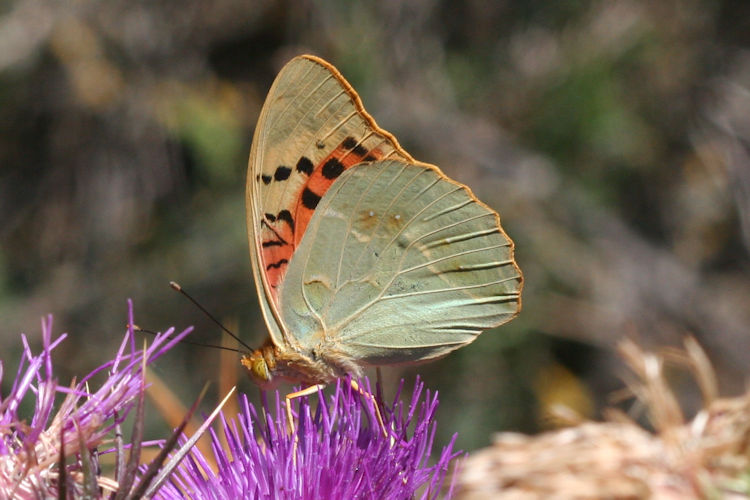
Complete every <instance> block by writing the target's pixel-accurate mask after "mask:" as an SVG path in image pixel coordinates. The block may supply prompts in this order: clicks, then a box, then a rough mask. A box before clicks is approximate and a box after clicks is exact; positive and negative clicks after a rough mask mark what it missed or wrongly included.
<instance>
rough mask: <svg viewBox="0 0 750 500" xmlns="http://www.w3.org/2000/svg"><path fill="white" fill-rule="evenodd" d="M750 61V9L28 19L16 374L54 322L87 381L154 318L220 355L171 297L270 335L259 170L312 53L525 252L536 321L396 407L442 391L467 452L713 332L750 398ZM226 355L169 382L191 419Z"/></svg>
mask: <svg viewBox="0 0 750 500" xmlns="http://www.w3.org/2000/svg"><path fill="white" fill-rule="evenodd" d="M749 44H750V4H748V3H747V2H742V1H739V0H736V1H709V0H680V1H669V0H667V1H664V2H639V1H635V0H622V1H605V2H593V1H592V2H589V1H566V2H558V1H531V2H513V1H510V0H506V1H497V2H480V1H468V2H452V1H448V0H417V1H409V2H406V1H393V0H390V1H389V0H386V1H379V2H358V3H355V2H348V1H344V0H340V1H335V0H330V1H318V2H313V1H299V2H293V1H287V2H272V1H262V0H255V1H247V0H220V1H214V2H184V1H177V0H166V1H156V2H155V1H130V0H129V1H108V2H96V1H90V0H79V1H75V2H60V1H57V0H16V1H10V2H8V1H6V2H2V3H1V4H0V241H1V245H0V319H1V322H0V324H1V325H2V326H1V327H0V359H3V360H4V361H5V363H6V366H5V370H6V374H7V373H15V364H14V363H16V362H17V361H16V360H17V359H18V356H19V352H20V340H19V333H21V332H25V333H27V334H29V335H30V338H31V342H32V343H33V345H34V346H36V347H37V348H38V346H39V345H40V339H39V331H40V327H39V318H40V316H42V315H44V314H47V313H53V314H54V316H55V322H56V323H55V325H56V328H55V331H56V332H58V333H61V332H63V331H67V332H69V333H70V335H71V336H70V338H69V339H68V340H67V341H66V342H65V343H64V344H63V345H62V346H60V347H59V348H58V349H57V351H56V357H55V359H56V363H57V365H56V366H57V369H58V375H59V376H60V381H61V382H67V380H69V378H70V377H72V376H73V375H79V376H80V375H82V374H84V373H86V372H88V371H89V370H91V369H93V368H94V367H96V366H98V365H100V364H101V363H102V362H104V361H106V360H108V359H110V357H111V356H112V354H113V353H114V350H115V349H116V346H117V345H118V344H119V342H120V340H121V338H122V334H123V333H124V325H125V323H126V321H127V317H126V311H127V309H126V299H127V298H129V297H130V298H132V299H133V301H134V303H135V312H136V322H137V323H138V324H139V325H140V326H142V327H144V328H151V329H155V330H163V329H165V328H167V327H169V326H172V325H174V326H176V327H178V328H180V329H181V328H184V327H186V326H188V325H195V326H196V331H195V333H194V335H193V340H196V341H202V342H208V343H220V342H221V341H222V334H221V332H220V331H219V330H218V328H216V327H215V326H214V325H212V324H211V323H210V322H208V321H207V320H206V319H205V318H204V317H203V316H202V315H201V313H200V312H199V311H198V310H197V309H195V308H194V307H193V306H192V305H191V304H189V303H188V302H187V301H186V300H185V299H184V298H182V297H180V296H179V295H178V294H176V293H175V292H173V291H171V290H170V289H169V287H168V282H169V280H176V281H179V282H180V283H181V284H182V285H183V287H184V288H185V289H187V290H188V291H190V292H191V293H192V294H193V295H194V296H195V297H196V298H197V299H198V300H200V301H201V302H202V303H203V304H204V305H205V307H206V308H207V309H208V310H209V311H211V312H213V313H214V314H215V315H217V316H218V317H220V318H222V320H223V321H226V322H227V323H228V324H231V325H232V328H234V329H236V330H237V331H239V334H240V336H241V337H242V338H243V339H245V340H246V341H247V342H248V343H249V344H251V345H254V346H257V345H258V344H259V343H260V342H261V341H262V340H263V339H264V338H265V336H266V327H265V325H264V324H263V320H262V318H261V317H260V315H259V312H258V307H257V298H256V296H255V286H254V284H253V281H252V273H251V270H250V263H249V257H248V249H247V241H246V230H245V209H244V182H245V170H246V168H247V156H248V152H249V148H250V142H251V137H252V132H253V129H254V126H255V122H256V119H257V116H258V112H259V110H260V107H261V105H262V103H263V100H264V98H265V94H266V92H267V91H268V88H269V86H270V84H271V82H272V80H273V78H274V76H275V74H276V72H277V71H278V70H279V69H280V68H281V66H282V65H283V64H284V63H285V62H286V61H287V60H288V59H290V58H291V57H293V56H294V55H297V54H300V53H313V54H317V55H319V56H322V57H324V58H325V59H327V60H329V61H331V62H332V63H333V64H334V65H336V66H337V67H338V68H339V69H340V70H341V72H342V73H343V74H344V75H345V76H346V77H347V79H349V80H350V82H351V83H352V84H353V86H354V87H355V88H356V89H357V90H358V91H359V93H360V95H361V97H362V99H363V101H364V103H365V106H366V107H367V109H368V111H369V112H370V113H371V114H372V115H373V116H374V117H375V119H376V120H377V121H378V123H379V124H380V125H381V126H382V127H384V128H385V129H387V130H389V131H391V132H393V133H394V134H395V135H396V136H397V137H398V138H399V140H400V141H401V143H402V145H403V146H404V147H405V149H406V150H407V151H409V152H410V153H411V154H412V155H413V156H414V157H416V158H418V159H420V160H423V161H427V162H430V163H434V164H437V165H439V166H440V167H441V168H442V169H443V170H444V171H445V172H446V173H447V174H448V175H449V176H451V177H453V178H455V179H457V180H459V181H461V182H463V183H465V184H467V185H469V186H470V187H471V188H472V189H473V190H474V192H475V193H476V194H477V196H478V197H479V198H480V199H482V200H483V201H485V202H487V203H488V204H489V205H490V206H492V207H493V208H495V209H496V210H497V211H498V212H500V214H501V218H502V222H503V226H504V228H505V229H506V231H507V232H508V234H509V235H510V236H511V237H512V238H513V239H514V240H515V242H516V257H517V260H518V263H519V265H520V267H521V269H522V270H523V272H524V274H525V278H526V281H525V289H524V296H523V311H522V313H521V315H520V316H519V317H518V318H517V319H516V320H514V321H513V322H511V323H509V324H507V325H505V326H503V327H501V328H499V329H497V330H494V331H489V332H486V333H485V334H483V335H482V336H480V337H479V338H478V340H477V341H476V342H474V343H473V344H472V345H470V346H467V347H466V348H464V349H461V350H459V351H457V352H455V353H453V354H451V355H450V356H448V357H447V358H445V359H443V360H440V361H437V362H434V363H431V364H426V365H422V366H419V367H413V368H403V369H401V368H399V369H388V370H385V375H386V395H387V396H392V395H393V393H394V392H395V388H396V386H397V383H398V380H399V379H400V378H402V377H405V378H406V380H407V384H410V383H411V382H412V381H413V380H414V377H415V376H416V374H419V375H420V376H421V377H423V378H424V379H425V380H426V382H427V385H428V387H430V388H432V389H436V390H439V391H440V399H441V407H440V410H439V413H438V419H439V436H438V440H439V442H440V443H441V444H443V443H445V442H447V440H448V439H449V438H450V436H451V435H452V434H453V433H454V432H458V433H459V438H458V443H457V444H458V446H459V447H460V448H463V449H464V450H472V449H475V448H477V447H481V446H483V445H485V444H487V443H489V440H490V438H491V434H492V432H494V431H499V430H520V431H526V432H536V431H539V430H542V429H545V428H548V427H549V426H550V425H552V421H551V419H550V418H549V415H548V411H549V408H550V406H551V405H553V404H554V403H558V402H560V403H565V404H567V405H569V406H571V407H572V408H574V409H575V410H576V411H578V412H580V413H582V414H584V415H588V416H592V417H597V416H600V413H599V412H600V410H601V408H602V407H604V406H606V405H608V404H609V403H610V401H609V399H608V398H609V395H610V394H611V393H612V392H613V391H614V390H616V389H618V388H620V387H622V383H621V381H620V379H619V377H620V376H621V375H622V364H621V362H620V361H619V359H618V357H617V354H616V352H615V347H616V345H617V342H618V340H620V339H622V338H623V337H625V336H629V337H632V338H635V339H637V341H638V342H639V343H640V344H641V345H644V346H646V347H650V348H657V347H661V346H666V345H677V344H680V343H681V340H682V338H683V337H684V336H685V335H694V336H695V337H696V338H697V339H698V340H699V342H700V343H701V345H702V346H703V347H704V348H705V349H707V351H708V354H709V356H710V358H711V359H712V361H713V362H714V364H715V366H716V368H717V371H718V373H719V379H720V384H721V388H722V390H723V393H724V394H726V395H731V394H735V393H737V392H738V391H740V390H741V389H742V388H743V387H744V384H745V382H746V380H747V375H748V372H749V366H748V363H749V361H750V327H748V325H750V265H749V264H750V260H749V259H748V256H749V252H748V251H749V250H750V50H748V49H749ZM219 356H220V353H219V351H217V350H213V349H207V348H194V347H192V346H178V347H177V348H175V349H174V350H173V351H171V352H170V353H169V354H168V355H167V356H166V357H164V358H163V359H161V360H160V361H159V362H158V363H157V364H156V365H155V366H154V372H155V373H157V374H158V375H159V376H160V377H162V378H163V379H164V380H165V381H166V382H167V383H168V384H169V385H170V387H171V388H172V390H173V391H174V392H175V393H176V394H177V395H178V396H179V397H180V398H181V399H182V400H183V401H186V402H188V401H192V400H193V399H194V398H195V397H196V396H197V394H198V392H199V391H200V388H201V387H202V386H203V384H204V383H206V382H207V381H208V382H212V383H213V384H214V387H216V382H217V378H218V371H217V366H218V365H219V364H220V362H219ZM228 359H229V360H230V361H229V362H228V363H229V365H230V366H229V369H230V370H235V369H236V371H237V372H238V373H240V370H241V369H240V366H239V363H236V365H235V364H233V363H235V359H236V356H234V355H230V357H229V358H228ZM224 365H227V362H224ZM674 377H675V381H674V382H675V384H677V386H678V387H681V386H684V387H682V389H681V391H680V392H681V394H682V396H683V397H684V403H685V404H686V406H687V407H693V408H695V407H696V406H697V405H699V404H700V401H699V398H698V396H697V391H696V388H695V387H694V386H693V385H691V384H690V383H689V382H688V377H686V376H683V375H681V374H680V373H679V372H675V375H674ZM683 379H684V383H683ZM10 382H11V377H8V376H6V377H5V380H3V384H4V385H3V393H7V390H8V384H9V383H10ZM240 383H241V389H242V390H244V391H247V392H248V393H249V394H250V395H251V396H252V397H253V398H257V390H256V389H255V388H254V387H253V386H252V384H251V383H250V381H249V380H246V379H245V377H244V376H243V375H242V374H241V373H240ZM217 399H218V394H216V393H215V392H214V395H213V396H211V397H209V401H207V402H206V407H207V408H208V407H209V406H210V405H211V404H213V403H215V401H216V400H217ZM153 413H154V412H153V410H151V414H152V415H153ZM153 418H154V420H155V421H157V420H158V418H157V417H153ZM154 425H156V426H157V427H155V429H156V430H153V431H152V433H153V434H152V436H151V437H154V436H159V435H160V434H159V433H161V432H162V430H159V427H158V425H160V424H158V422H156V423H155V424H154ZM161 425H163V424H161Z"/></svg>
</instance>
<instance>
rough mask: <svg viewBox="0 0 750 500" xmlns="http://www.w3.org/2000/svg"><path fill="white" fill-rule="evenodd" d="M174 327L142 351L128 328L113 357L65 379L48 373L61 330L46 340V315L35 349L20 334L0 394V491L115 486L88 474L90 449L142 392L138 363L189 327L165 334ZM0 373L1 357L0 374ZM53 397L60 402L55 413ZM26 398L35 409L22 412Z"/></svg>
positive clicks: (23, 493) (79, 491) (25, 494)
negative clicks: (94, 385)
mask: <svg viewBox="0 0 750 500" xmlns="http://www.w3.org/2000/svg"><path fill="white" fill-rule="evenodd" d="M129 306H130V307H129V309H130V310H129V313H130V320H131V321H130V324H132V315H133V311H132V304H129ZM172 333H173V329H170V330H168V331H167V332H165V333H164V334H160V335H157V336H156V337H155V338H154V339H153V342H152V343H151V345H150V346H149V347H148V348H147V349H145V351H140V350H137V349H136V347H135V341H134V336H133V331H132V328H130V329H129V330H128V332H127V334H126V335H125V338H124V339H123V342H122V344H121V346H120V349H119V351H118V352H117V354H116V356H115V357H114V359H112V360H111V361H109V362H107V363H105V364H103V365H102V366H100V367H99V368H97V369H95V370H93V371H92V372H91V373H89V374H88V375H86V376H85V377H84V378H83V379H82V380H81V381H80V382H79V383H77V384H73V385H71V386H70V387H68V386H61V385H58V384H57V380H56V378H55V376H54V373H53V365H52V351H53V350H54V349H55V347H56V346H57V345H59V344H60V342H62V341H63V340H64V339H65V337H66V335H65V334H63V335H61V336H59V337H58V338H57V339H55V340H54V341H53V340H52V316H48V317H46V318H45V319H43V320H42V351H41V352H40V353H39V354H34V353H33V352H32V349H31V347H30V346H29V342H28V341H27V339H26V337H25V336H22V337H21V340H22V343H23V356H22V359H21V362H20V363H19V367H18V371H17V373H16V377H15V380H14V382H13V384H12V386H11V389H10V392H9V393H8V394H0V498H19V499H24V498H44V497H52V498H57V496H58V491H59V488H61V487H62V488H63V489H64V490H65V491H68V492H70V493H71V494H73V495H75V496H80V495H86V494H89V495H90V494H92V492H93V494H94V495H95V496H98V493H97V492H98V491H99V488H100V487H101V488H104V489H105V490H106V489H110V490H114V489H116V488H117V487H118V485H117V482H116V481H114V480H111V479H108V478H102V477H98V476H96V475H95V474H91V471H92V470H96V468H97V466H96V463H92V460H93V461H95V460H96V457H95V454H92V450H95V448H96V447H97V446H99V445H100V444H102V443H103V442H104V441H105V439H107V438H108V437H110V436H111V433H112V430H113V429H114V428H115V427H116V426H118V425H119V424H120V423H121V422H122V421H123V420H124V419H125V418H126V416H127V415H128V412H129V411H130V410H131V409H132V408H133V406H134V405H135V404H136V399H137V397H138V396H140V395H142V392H143V390H144V384H143V377H142V371H143V368H144V367H145V366H146V365H147V364H149V363H151V362H152V361H153V360H155V359H156V358H158V357H159V356H161V355H162V354H163V353H164V352H166V351H167V350H168V349H169V348H170V347H171V346H173V345H174V344H175V343H177V342H179V341H180V339H181V338H183V337H184V336H185V335H187V334H188V333H189V330H186V331H184V332H182V333H180V334H179V335H175V336H174V337H170V335H171V334H172ZM102 372H105V373H106V374H107V378H106V380H105V381H104V383H103V384H102V385H101V386H100V387H99V389H98V390H96V391H93V392H92V391H90V390H89V382H91V381H92V378H93V377H94V376H95V375H96V374H98V373H102ZM3 375H4V365H3V362H2V360H0V381H2V378H3ZM58 396H60V397H61V398H62V400H61V401H60V397H58ZM56 399H57V400H58V401H57V405H58V409H57V411H56V413H54V415H53V410H54V408H55V404H56ZM30 401H33V406H34V412H33V414H32V415H24V414H23V412H22V411H21V410H20V408H21V407H22V406H23V405H22V403H24V405H25V406H28V404H26V403H27V402H30ZM139 444H140V443H139ZM61 456H62V457H65V460H61Z"/></svg>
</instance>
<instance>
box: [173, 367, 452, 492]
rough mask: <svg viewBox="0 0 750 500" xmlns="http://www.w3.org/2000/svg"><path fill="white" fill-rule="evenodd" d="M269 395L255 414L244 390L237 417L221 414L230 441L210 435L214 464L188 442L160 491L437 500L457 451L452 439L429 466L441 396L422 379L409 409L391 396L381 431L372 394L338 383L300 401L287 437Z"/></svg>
mask: <svg viewBox="0 0 750 500" xmlns="http://www.w3.org/2000/svg"><path fill="white" fill-rule="evenodd" d="M364 382H365V383H364V385H363V387H365V388H366V389H367V390H369V384H368V383H367V381H366V380H365V381H364ZM361 386H362V385H361ZM402 386H403V383H402ZM400 392H401V391H400V390H399V393H400ZM274 399H275V401H274V402H273V404H272V405H269V404H268V401H267V400H264V401H263V407H262V408H261V409H260V415H259V412H258V411H257V410H256V408H255V407H254V406H253V405H252V404H250V403H249V402H248V401H247V398H246V397H244V396H241V397H240V406H241V411H240V414H239V415H238V417H237V419H236V420H234V419H229V420H228V419H225V418H223V417H222V427H223V437H224V438H225V439H226V443H227V445H226V447H223V446H222V444H221V442H220V439H219V436H218V435H217V434H216V433H212V452H213V455H214V457H213V459H214V460H213V461H215V463H216V464H217V469H218V470H217V471H214V470H213V469H212V467H211V466H210V462H209V460H208V459H207V458H206V457H205V456H203V455H202V454H201V453H200V451H198V449H197V448H193V449H192V450H191V452H190V454H189V455H188V456H187V457H186V459H185V460H184V461H183V463H182V464H181V465H180V467H179V468H178V469H177V471H176V473H175V474H173V475H172V476H171V483H168V484H166V485H165V486H164V487H163V488H162V489H161V490H160V491H159V495H158V496H159V497H160V498H164V499H171V498H185V497H190V498H210V499H227V498H231V499H234V498H290V499H315V498H413V497H415V495H417V494H420V495H421V498H437V496H438V495H439V494H440V493H443V492H441V488H442V486H443V483H444V480H445V476H446V473H447V471H448V468H449V465H450V462H451V460H453V459H454V458H455V457H456V456H457V455H458V453H456V452H454V451H453V440H452V441H451V443H450V444H448V445H447V446H446V447H445V448H443V449H442V450H441V451H440V453H439V454H438V455H437V457H436V459H435V462H434V464H430V462H429V461H430V459H431V458H432V457H431V451H432V443H433V437H434V433H435V420H434V417H435V410H436V409H437V405H438V400H437V396H436V394H431V393H430V391H425V390H424V384H423V383H422V382H420V381H417V383H416V384H415V387H414V391H413V393H412V397H411V402H410V404H408V406H405V405H404V404H403V403H402V402H401V401H400V394H397V395H396V397H395V399H394V401H393V403H392V404H390V405H387V406H384V407H382V408H381V410H380V411H381V413H382V414H383V419H384V421H385V426H386V428H387V429H388V434H389V435H388V436H387V437H386V436H383V434H382V432H381V429H380V427H379V425H378V423H377V420H376V416H375V412H374V407H373V403H372V401H371V399H370V398H367V397H364V396H362V395H361V394H360V393H359V392H358V391H356V390H354V389H352V386H351V384H350V383H349V381H347V380H343V381H341V380H340V381H339V382H338V383H337V384H336V387H335V391H334V393H333V394H332V395H331V396H330V397H329V398H328V399H325V397H324V396H323V394H322V393H321V394H320V404H319V405H318V406H317V407H316V409H315V410H313V408H312V407H311V405H310V404H309V402H308V398H299V401H298V404H297V412H296V413H297V416H296V417H295V422H294V431H293V432H291V433H290V431H289V427H288V423H287V419H286V412H285V411H284V408H283V406H282V402H281V399H282V398H281V396H280V395H279V393H278V392H275V398H274ZM454 440H455V436H454Z"/></svg>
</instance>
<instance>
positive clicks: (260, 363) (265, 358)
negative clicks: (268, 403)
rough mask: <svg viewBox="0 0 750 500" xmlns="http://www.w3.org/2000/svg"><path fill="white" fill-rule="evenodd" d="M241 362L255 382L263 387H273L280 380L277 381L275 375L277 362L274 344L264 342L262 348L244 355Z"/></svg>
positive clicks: (265, 388)
mask: <svg viewBox="0 0 750 500" xmlns="http://www.w3.org/2000/svg"><path fill="white" fill-rule="evenodd" d="M240 362H241V363H242V366H244V367H245V368H246V369H247V373H248V375H250V378H251V379H252V380H253V382H255V383H256V384H257V385H258V386H260V388H261V389H264V390H267V389H273V388H274V386H276V383H277V382H278V381H275V380H274V377H273V370H274V368H275V366H276V362H275V357H274V352H273V346H272V345H269V344H268V343H266V344H264V345H263V346H261V348H260V349H255V350H254V351H252V352H251V353H249V354H246V355H244V356H242V359H241V360H240Z"/></svg>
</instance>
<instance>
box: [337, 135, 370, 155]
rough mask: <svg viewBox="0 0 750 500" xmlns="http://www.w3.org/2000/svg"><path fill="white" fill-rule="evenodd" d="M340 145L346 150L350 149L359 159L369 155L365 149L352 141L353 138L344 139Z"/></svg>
mask: <svg viewBox="0 0 750 500" xmlns="http://www.w3.org/2000/svg"><path fill="white" fill-rule="evenodd" d="M341 145H342V146H344V147H345V148H346V149H350V150H351V151H352V152H353V153H354V154H355V155H357V156H359V157H362V156H364V155H366V154H367V153H369V151H368V150H367V148H366V147H364V146H363V145H362V144H359V143H357V141H355V140H354V137H347V138H346V139H344V142H342V143H341Z"/></svg>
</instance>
